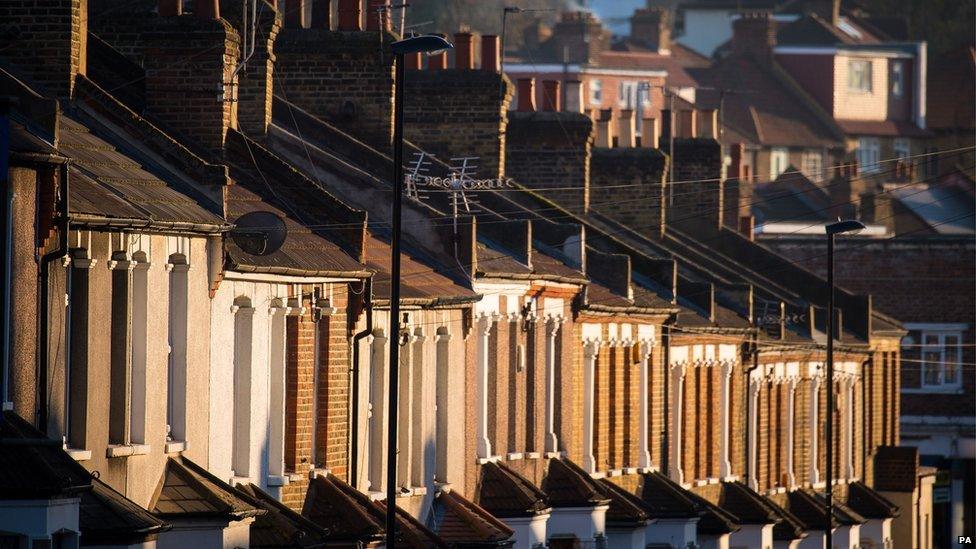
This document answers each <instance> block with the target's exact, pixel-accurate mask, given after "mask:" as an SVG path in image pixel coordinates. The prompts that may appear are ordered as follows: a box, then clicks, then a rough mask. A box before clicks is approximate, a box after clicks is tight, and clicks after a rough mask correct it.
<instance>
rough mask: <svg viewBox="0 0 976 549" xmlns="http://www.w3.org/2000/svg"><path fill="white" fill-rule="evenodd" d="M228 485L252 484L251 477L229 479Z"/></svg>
mask: <svg viewBox="0 0 976 549" xmlns="http://www.w3.org/2000/svg"><path fill="white" fill-rule="evenodd" d="M228 484H230V485H231V486H237V485H238V484H254V481H252V480H251V477H230V482H228Z"/></svg>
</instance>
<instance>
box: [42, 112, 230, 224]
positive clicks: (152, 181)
mask: <svg viewBox="0 0 976 549" xmlns="http://www.w3.org/2000/svg"><path fill="white" fill-rule="evenodd" d="M127 146H129V147H132V146H133V145H132V144H131V143H127ZM58 150H59V152H60V153H61V154H63V155H65V156H68V157H70V158H71V159H72V167H71V176H72V185H71V189H70V193H71V196H70V201H69V204H70V208H71V216H72V221H73V222H80V221H84V220H89V221H93V222H98V221H101V220H109V221H116V222H117V221H123V220H128V221H138V222H143V223H145V224H148V225H150V226H153V225H156V226H167V225H172V224H178V226H179V227H180V228H182V229H184V230H186V229H199V230H205V231H208V232H213V231H215V230H218V229H219V228H220V227H223V226H225V225H226V223H225V222H224V220H223V219H222V218H221V217H220V216H219V215H217V214H216V213H213V212H212V211H210V210H208V209H207V208H206V207H204V206H203V205H201V204H200V203H198V202H197V201H195V200H193V199H191V198H190V197H188V196H187V195H185V194H183V193H181V192H180V191H179V190H177V189H175V188H173V187H171V186H170V185H168V184H167V183H166V182H164V181H163V180H161V179H160V178H158V177H156V176H155V175H154V174H153V173H151V172H150V171H149V170H147V169H146V168H145V167H144V166H143V165H142V164H141V163H140V162H138V161H137V160H134V159H133V158H131V157H130V156H127V155H126V154H124V153H123V152H121V151H120V150H119V149H118V148H116V147H115V146H114V145H112V144H110V143H109V142H108V141H106V140H105V139H103V138H102V137H100V136H99V135H96V134H95V132H94V131H93V130H92V129H91V128H89V127H88V126H86V125H84V124H82V123H81V122H79V121H77V120H75V119H72V118H70V117H68V116H62V117H61V128H60V132H59V141H58Z"/></svg>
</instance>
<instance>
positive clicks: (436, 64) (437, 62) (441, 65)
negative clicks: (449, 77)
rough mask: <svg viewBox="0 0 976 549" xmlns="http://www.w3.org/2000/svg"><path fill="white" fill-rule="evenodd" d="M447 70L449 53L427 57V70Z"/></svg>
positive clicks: (444, 52) (443, 52)
mask: <svg viewBox="0 0 976 549" xmlns="http://www.w3.org/2000/svg"><path fill="white" fill-rule="evenodd" d="M446 68H447V52H446V51H442V52H440V53H436V54H434V55H428V56H427V70H429V71H442V70H444V69H446Z"/></svg>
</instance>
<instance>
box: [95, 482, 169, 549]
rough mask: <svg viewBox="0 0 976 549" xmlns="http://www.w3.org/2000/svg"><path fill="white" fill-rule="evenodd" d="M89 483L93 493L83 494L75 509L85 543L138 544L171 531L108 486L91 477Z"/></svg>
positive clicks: (164, 524)
mask: <svg viewBox="0 0 976 549" xmlns="http://www.w3.org/2000/svg"><path fill="white" fill-rule="evenodd" d="M91 483H92V490H91V491H88V492H84V493H83V494H82V496H81V504H80V505H79V507H78V522H79V526H80V528H81V535H82V537H83V538H84V539H85V543H86V544H98V545H114V544H120V545H121V544H131V543H139V542H143V541H148V540H151V539H153V538H154V537H155V535H156V534H158V533H160V532H165V531H166V530H169V529H170V528H172V526H170V525H169V524H167V523H166V522H165V521H163V520H162V519H160V518H159V517H157V516H156V515H154V514H152V513H150V512H149V511H147V510H145V509H143V508H142V507H140V506H139V505H137V504H136V503H135V502H134V501H132V500H130V499H128V498H126V497H125V496H123V495H122V494H120V493H118V492H116V491H115V490H113V489H112V487H111V486H109V485H108V484H105V483H104V482H102V481H100V480H98V479H97V478H92V479H91Z"/></svg>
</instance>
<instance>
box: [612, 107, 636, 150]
mask: <svg viewBox="0 0 976 549" xmlns="http://www.w3.org/2000/svg"><path fill="white" fill-rule="evenodd" d="M617 146H618V147H624V148H628V149H632V148H634V147H636V146H637V125H636V123H635V119H634V110H633V109H622V110H621V111H620V117H619V118H618V119H617Z"/></svg>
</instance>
